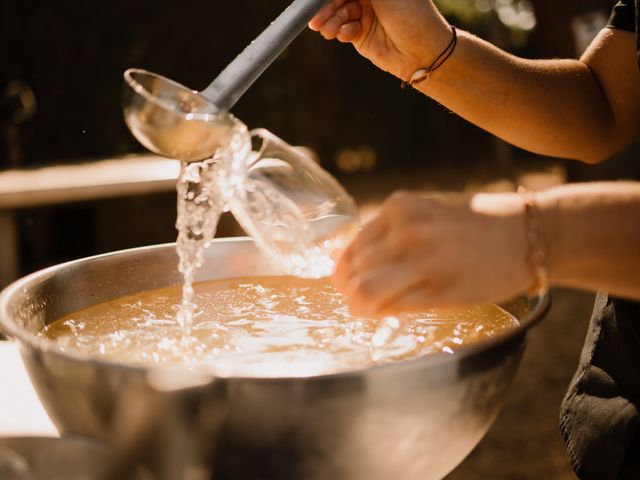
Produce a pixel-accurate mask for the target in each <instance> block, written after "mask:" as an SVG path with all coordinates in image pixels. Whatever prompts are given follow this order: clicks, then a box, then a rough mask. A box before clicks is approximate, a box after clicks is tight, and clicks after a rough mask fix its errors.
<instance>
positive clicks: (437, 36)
mask: <svg viewBox="0 0 640 480" xmlns="http://www.w3.org/2000/svg"><path fill="white" fill-rule="evenodd" d="M440 20H441V21H439V22H437V23H436V25H434V26H432V27H429V28H428V29H425V30H426V31H428V32H429V35H426V36H425V38H424V40H423V41H422V42H418V43H417V45H416V47H417V48H416V49H415V50H414V51H413V52H408V53H407V54H406V59H405V61H404V62H403V65H402V68H401V69H400V71H399V72H398V73H397V74H396V76H397V77H398V78H400V80H402V82H403V83H406V84H411V83H412V81H415V80H416V79H417V78H419V77H420V76H422V75H426V74H427V72H429V73H430V71H433V70H435V69H436V68H438V67H439V66H440V65H442V64H443V63H444V61H446V60H448V57H449V56H450V55H451V54H452V53H453V50H454V49H455V46H456V41H457V35H456V29H455V28H454V27H453V26H452V25H450V24H449V23H448V22H447V21H446V20H445V19H444V18H440Z"/></svg>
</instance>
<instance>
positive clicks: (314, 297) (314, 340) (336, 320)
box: [41, 277, 517, 377]
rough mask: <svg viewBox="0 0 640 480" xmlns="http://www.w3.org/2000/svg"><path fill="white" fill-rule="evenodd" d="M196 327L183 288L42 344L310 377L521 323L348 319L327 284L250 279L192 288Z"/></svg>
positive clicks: (123, 306) (446, 316)
mask: <svg viewBox="0 0 640 480" xmlns="http://www.w3.org/2000/svg"><path fill="white" fill-rule="evenodd" d="M193 303H194V305H195V307H194V312H193V313H194V317H193V325H192V327H191V329H190V331H189V333H188V334H186V333H185V331H184V329H183V328H182V326H181V325H180V323H179V322H177V321H176V310H177V309H179V308H180V304H181V292H180V287H178V286H174V287H168V288H164V289H159V290H154V291H150V292H146V293H143V294H138V295H135V296H128V297H123V298H120V299H117V300H113V301H110V302H107V303H103V304H100V305H96V306H93V307H90V308H87V309H85V310H81V311H78V312H75V313H73V314H71V315H67V316H66V317H63V318H61V319H59V320H57V321H56V322H53V323H52V324H50V325H49V326H48V327H47V328H46V329H45V330H44V331H43V332H42V333H41V335H42V336H44V337H46V338H48V339H50V340H54V341H55V342H56V343H57V344H58V346H59V347H60V348H61V349H62V350H65V351H80V352H83V353H85V354H89V355H91V356H95V357H99V358H103V359H109V360H114V361H117V362H120V363H128V364H136V365H156V364H169V365H171V364H187V365H193V364H202V363H204V364H207V365H208V366H210V367H211V369H212V370H213V371H214V372H215V373H216V374H218V375H241V376H266V377H272V376H308V375H315V374H321V373H329V372H336V371H345V370H350V369H354V368H361V367H366V366H369V365H373V364H378V363H383V362H388V361H394V360H403V359H409V358H413V357H417V356H420V355H424V354H428V353H434V352H447V353H452V352H453V351H454V350H455V349H456V348H459V347H461V346H464V345H468V344H471V343H474V342H477V341H481V340H483V339H486V338H489V337H492V336H495V335H497V334H499V333H500V332H503V331H505V330H506V329H509V328H513V327H514V326H515V325H516V324H517V321H516V320H515V319H514V318H513V317H512V316H511V315H509V314H508V313H506V312H505V311H504V310H502V309H500V308H499V307H497V306H495V305H483V306H478V307H473V308H467V309H464V310H452V309H447V310H444V309H441V310H431V311H427V312H423V313H420V314H411V315H405V316H403V317H400V318H399V319H398V320H399V322H398V325H393V323H394V319H385V320H383V321H379V320H374V319H363V318H354V317H353V316H351V315H350V314H349V312H348V310H347V308H346V306H345V304H344V303H343V300H342V296H341V294H340V293H338V292H337V291H336V290H335V289H334V288H333V287H331V286H330V285H329V284H328V283H327V282H326V281H323V280H312V279H301V278H296V277H249V278H237V279H229V280H218V281H210V282H204V283H197V284H195V288H194V298H193Z"/></svg>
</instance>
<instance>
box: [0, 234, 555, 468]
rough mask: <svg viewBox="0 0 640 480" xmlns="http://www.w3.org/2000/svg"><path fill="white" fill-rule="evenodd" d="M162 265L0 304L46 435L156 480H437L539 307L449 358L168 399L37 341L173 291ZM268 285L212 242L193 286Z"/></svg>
mask: <svg viewBox="0 0 640 480" xmlns="http://www.w3.org/2000/svg"><path fill="white" fill-rule="evenodd" d="M176 264H177V258H176V253H175V246H174V245H173V244H168V245H161V246H155V247H146V248H138V249H133V250H127V251H122V252H116V253H111V254H106V255H101V256H97V257H92V258H88V259H83V260H78V261H74V262H70V263H66V264H62V265H58V266H54V267H51V268H48V269H46V270H43V271H40V272H37V273H34V274H32V275H30V276H27V277H25V278H23V279H21V280H18V281H17V282H15V283H14V284H12V285H11V286H9V287H7V288H6V289H5V290H4V291H3V292H2V293H1V294H0V326H1V327H2V329H3V330H4V332H5V333H6V334H7V335H9V336H10V337H12V338H14V339H15V340H16V341H17V342H18V343H19V346H20V351H21V354H22V357H23V359H24V362H25V365H26V367H27V370H28V372H29V375H30V377H31V380H32V381H33V383H34V386H35V388H36V391H37V392H38V394H39V396H40V398H41V400H42V402H43V404H44V407H45V408H46V410H47V412H48V413H49V415H50V416H51V418H52V420H53V422H54V423H55V425H56V426H57V427H58V428H59V429H60V432H61V433H63V434H69V433H71V434H83V435H89V436H93V437H97V438H100V439H105V440H107V441H108V442H109V443H110V444H111V445H112V447H113V448H114V449H115V451H120V452H128V455H129V456H135V457H139V458H133V459H132V458H129V459H127V461H128V462H132V461H138V460H139V459H142V460H145V461H146V463H147V464H148V465H149V466H150V467H151V469H152V470H153V471H154V472H156V473H157V474H158V478H166V479H170V478H171V479H175V478H187V477H181V476H179V475H180V473H176V472H182V473H184V472H186V471H189V472H192V473H193V472H194V471H199V472H204V473H203V476H202V477H197V478H216V480H241V479H242V480H245V479H254V478H261V479H274V480H275V479H277V480H287V479H305V480H321V479H322V480H324V479H332V480H340V479H344V480H360V479H363V480H364V479H366V480H388V479H390V478H393V479H396V480H437V479H441V478H443V477H444V476H445V475H446V474H447V473H448V472H450V471H451V470H452V469H453V468H454V467H455V466H456V465H458V464H459V463H460V462H461V461H462V460H463V459H464V458H465V457H466V456H467V455H468V454H469V452H470V451H471V450H472V449H473V448H474V447H475V445H476V444H477V443H478V442H479V441H480V439H481V438H482V437H483V435H484V434H485V432H486V431H487V430H488V429H489V427H490V425H491V424H492V422H493V420H494V419H495V417H496V415H497V413H498V411H499V409H500V407H501V406H502V404H503V402H504V400H505V397H506V395H507V392H508V390H509V386H510V384H511V382H512V380H513V378H514V376H515V374H516V371H517V369H518V365H519V361H520V358H521V356H522V353H523V349H524V341H525V336H526V333H527V331H528V329H529V328H531V326H532V325H534V324H535V323H536V321H537V320H539V319H540V318H541V316H542V315H543V314H544V312H545V310H546V308H547V306H548V298H547V297H546V296H537V297H528V296H526V295H521V296H518V297H516V298H514V299H512V300H511V301H509V302H506V303H504V304H502V307H503V308H504V309H506V310H507V311H508V312H510V313H511V314H513V315H514V316H515V317H516V318H518V319H519V321H520V324H519V326H517V327H515V328H513V329H511V330H509V331H507V332H505V333H503V334H501V335H500V336H497V337H494V338H491V339H489V340H488V341H484V342H480V343H476V344H472V345H468V346H465V347H462V348H460V349H459V350H457V351H455V352H454V353H453V354H447V353H438V354H432V355H426V356H422V357H419V358H416V359H413V360H410V361H402V362H393V363H388V364H384V365H379V366H374V367H369V368H362V369H357V370H351V371H346V372H342V373H334V374H324V375H316V376H308V377H303V378H300V377H296V378H294V377H286V376H284V377H275V378H251V377H227V378H210V379H207V378H206V376H205V378H204V379H203V380H198V379H194V380H193V381H191V380H190V379H189V378H186V377H181V376H180V375H179V378H181V379H182V380H183V381H184V384H183V385H182V386H181V385H179V384H174V385H173V388H172V387H171V382H169V384H170V385H169V388H159V387H158V386H157V382H151V381H150V378H151V377H150V376H154V375H152V374H153V373H154V371H153V369H150V368H144V367H133V366H127V365H124V364H119V363H117V362H108V361H102V360H97V359H95V358H91V357H89V356H87V355H83V354H79V353H74V352H71V351H69V352H65V351H62V350H61V349H60V348H59V347H58V346H56V344H55V343H54V342H51V341H47V340H46V339H43V338H40V337H38V336H37V334H38V332H39V331H41V330H42V328H43V327H44V326H45V325H48V324H49V323H51V322H53V321H54V320H56V319H58V318H60V317H61V316H63V315H66V314H68V313H71V312H74V311H76V310H79V309H82V308H86V307H90V306H93V305H96V304H98V303H101V302H105V301H108V300H112V299H115V298H118V297H121V296H124V295H130V294H134V293H139V292H143V291H146V290H151V289H155V288H160V287H165V286H168V285H174V284H179V283H180V282H181V276H180V274H179V273H178V271H177V269H176ZM278 274H279V273H278V270H277V267H276V265H275V264H274V263H272V262H271V261H270V260H269V258H268V257H266V256H264V255H262V254H261V253H260V251H259V250H258V249H257V248H256V247H255V245H254V244H253V242H252V241H251V240H249V239H246V238H235V239H220V240H215V241H214V242H213V243H212V245H211V246H210V247H209V249H208V250H207V251H206V254H205V263H204V265H203V268H201V269H200V273H199V274H198V277H197V278H196V280H213V279H219V278H230V277H238V276H253V275H278ZM156 373H157V372H156ZM165 383H166V382H165ZM132 432H133V433H132ZM132 445H133V446H135V448H133V447H132ZM134 454H135V455H134ZM124 463H127V462H124ZM188 478H192V477H188ZM194 478H196V477H194Z"/></svg>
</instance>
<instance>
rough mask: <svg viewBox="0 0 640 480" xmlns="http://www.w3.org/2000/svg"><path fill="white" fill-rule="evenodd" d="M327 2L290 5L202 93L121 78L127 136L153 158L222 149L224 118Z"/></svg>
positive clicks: (146, 76) (142, 75) (196, 156)
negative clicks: (149, 151)
mask: <svg viewBox="0 0 640 480" xmlns="http://www.w3.org/2000/svg"><path fill="white" fill-rule="evenodd" d="M327 3H328V0H294V1H293V2H291V3H290V4H289V5H288V6H287V8H285V9H284V11H283V12H282V13H280V15H278V17H277V18H276V19H275V20H274V21H273V22H271V23H270V24H269V26H268V27H267V28H266V29H265V30H264V31H262V32H261V33H260V35H258V36H257V37H256V38H255V39H254V40H253V41H252V42H251V43H250V44H249V45H248V46H247V47H246V48H245V49H244V50H243V51H242V52H240V54H239V55H238V56H237V57H236V58H234V59H233V61H232V62H231V63H229V65H227V66H226V67H225V69H224V70H222V72H220V74H219V75H218V76H217V77H216V78H215V79H214V80H213V82H211V84H209V86H207V88H205V89H204V90H203V91H202V92H197V91H195V90H192V89H189V88H187V87H185V86H183V85H180V84H179V83H177V82H174V81H173V80H170V79H168V78H165V77H163V76H161V75H157V74H155V73H151V72H147V71H145V70H141V69H135V68H134V69H129V70H127V71H126V72H125V73H124V79H125V90H124V97H123V110H124V116H125V121H126V123H127V125H128V126H129V129H130V130H131V132H132V133H133V135H134V136H135V137H136V138H137V139H138V141H139V142H140V143H142V144H143V145H144V146H145V147H147V148H148V149H149V150H151V151H152V152H154V153H157V154H158V155H162V156H164V157H169V158H177V159H179V160H182V161H186V162H193V161H199V160H204V159H205V158H209V157H211V156H212V155H213V154H214V153H215V152H216V151H217V149H218V148H219V147H220V146H223V145H225V143H224V141H225V138H226V136H225V135H226V132H227V130H228V125H227V122H226V121H225V114H224V113H219V112H228V111H229V110H231V108H232V107H233V106H234V105H235V103H236V102H237V101H238V100H239V99H240V97H241V96H242V95H243V94H244V92H245V91H246V90H247V89H248V88H249V87H250V86H251V85H252V84H253V82H255V81H256V80H257V79H258V77H259V76H260V75H261V74H262V72H264V70H265V69H266V68H267V67H268V66H269V65H271V63H272V62H273V61H274V60H275V59H276V58H277V57H278V56H279V55H280V53H282V51H283V50H284V49H285V48H286V47H287V46H288V45H289V44H290V43H291V42H292V41H293V40H294V39H295V38H296V37H297V36H298V34H299V33H300V32H301V31H302V30H303V29H304V28H305V26H306V24H307V22H309V20H311V18H312V17H313V16H314V15H315V14H316V13H317V12H318V11H319V10H320V9H321V8H322V7H323V6H324V5H326V4H327Z"/></svg>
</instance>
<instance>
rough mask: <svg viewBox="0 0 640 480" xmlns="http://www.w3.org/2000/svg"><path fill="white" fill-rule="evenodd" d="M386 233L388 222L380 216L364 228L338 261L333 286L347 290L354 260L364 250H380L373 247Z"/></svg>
mask: <svg viewBox="0 0 640 480" xmlns="http://www.w3.org/2000/svg"><path fill="white" fill-rule="evenodd" d="M385 231H386V220H385V219H384V218H383V217H380V216H378V217H375V218H374V219H373V220H371V221H369V222H367V223H366V224H365V225H364V226H363V227H362V229H361V230H360V231H359V232H358V234H357V235H356V237H355V238H354V239H353V241H352V242H351V243H350V244H349V245H348V246H347V247H346V248H345V249H344V250H343V251H342V253H341V254H340V256H339V257H338V259H337V262H336V269H335V273H334V274H333V278H332V281H333V284H334V286H335V287H336V288H337V289H338V290H340V291H344V290H346V288H347V285H348V283H349V280H350V278H351V276H352V275H353V265H352V261H353V259H354V258H356V257H357V256H358V254H359V252H360V251H361V250H363V249H364V250H365V251H371V250H374V251H377V250H378V249H377V248H375V247H373V245H375V244H376V243H377V242H378V240H379V239H381V238H382V237H383V236H384V232H385Z"/></svg>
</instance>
